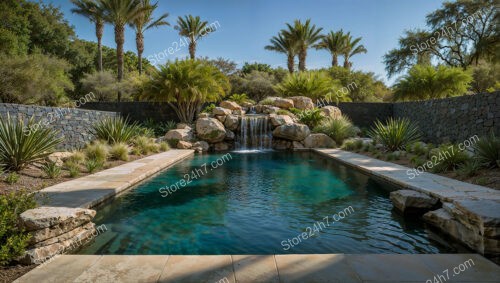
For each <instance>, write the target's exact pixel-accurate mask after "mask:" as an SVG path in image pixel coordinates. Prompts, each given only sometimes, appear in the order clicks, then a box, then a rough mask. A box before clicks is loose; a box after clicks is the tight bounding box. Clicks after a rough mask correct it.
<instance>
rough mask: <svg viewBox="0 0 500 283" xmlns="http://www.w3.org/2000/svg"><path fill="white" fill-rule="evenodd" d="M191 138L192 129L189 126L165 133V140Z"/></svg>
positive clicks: (188, 139)
mask: <svg viewBox="0 0 500 283" xmlns="http://www.w3.org/2000/svg"><path fill="white" fill-rule="evenodd" d="M192 139H193V131H192V130H191V128H184V129H174V130H170V131H168V132H167V134H165V140H167V141H171V140H177V141H190V140H192Z"/></svg>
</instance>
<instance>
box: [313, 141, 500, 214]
mask: <svg viewBox="0 0 500 283" xmlns="http://www.w3.org/2000/svg"><path fill="white" fill-rule="evenodd" d="M313 151H315V152H317V153H320V154H321V155H323V156H326V157H330V158H333V159H335V160H337V161H340V162H342V163H344V164H347V165H349V166H353V167H355V168H357V169H358V170H361V171H363V172H365V173H368V174H369V175H373V176H375V177H377V178H380V179H383V180H385V181H388V182H390V183H393V184H396V185H398V186H400V187H402V188H407V189H412V190H415V191H419V192H422V193H425V194H428V195H431V196H433V197H437V198H439V199H441V200H442V201H446V202H453V201H456V200H490V201H496V202H498V204H499V205H500V191H498V190H494V189H490V188H486V187H482V186H478V185H474V184H469V183H465V182H461V181H458V180H454V179H451V178H447V177H443V176H439V175H436V174H431V173H427V172H424V173H421V174H420V175H419V176H416V177H414V178H412V179H410V175H409V174H407V171H408V170H411V169H412V168H408V167H405V166H401V165H399V164H395V163H390V162H385V161H382V160H378V159H374V158H371V157H368V156H364V155H361V154H356V153H352V152H348V151H343V150H339V149H314V150H313ZM499 213H500V206H499Z"/></svg>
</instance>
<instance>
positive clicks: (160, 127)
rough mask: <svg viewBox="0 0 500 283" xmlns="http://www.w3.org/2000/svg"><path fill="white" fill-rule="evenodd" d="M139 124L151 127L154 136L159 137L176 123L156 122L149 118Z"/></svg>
mask: <svg viewBox="0 0 500 283" xmlns="http://www.w3.org/2000/svg"><path fill="white" fill-rule="evenodd" d="M141 126H142V127H145V128H149V129H152V130H153V131H154V136H155V137H159V136H163V135H165V133H167V132H168V131H170V130H172V129H175V128H176V126H177V123H176V122H175V121H166V122H157V121H154V120H153V119H151V118H150V119H147V120H146V121H144V122H142V123H141Z"/></svg>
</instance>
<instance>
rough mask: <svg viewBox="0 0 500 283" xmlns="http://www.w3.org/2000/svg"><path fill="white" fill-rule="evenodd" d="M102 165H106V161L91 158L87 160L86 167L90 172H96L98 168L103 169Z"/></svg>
mask: <svg viewBox="0 0 500 283" xmlns="http://www.w3.org/2000/svg"><path fill="white" fill-rule="evenodd" d="M102 167H104V163H103V162H102V161H100V160H97V159H95V158H90V159H87V161H85V168H86V169H87V172H89V173H90V174H92V173H94V172H95V171H96V170H99V169H101V168H102Z"/></svg>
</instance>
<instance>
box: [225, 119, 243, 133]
mask: <svg viewBox="0 0 500 283" xmlns="http://www.w3.org/2000/svg"><path fill="white" fill-rule="evenodd" d="M239 124H240V119H239V118H238V116H236V115H227V116H226V120H225V121H224V126H226V128H227V129H229V130H231V131H235V130H236V129H238V126H239Z"/></svg>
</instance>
